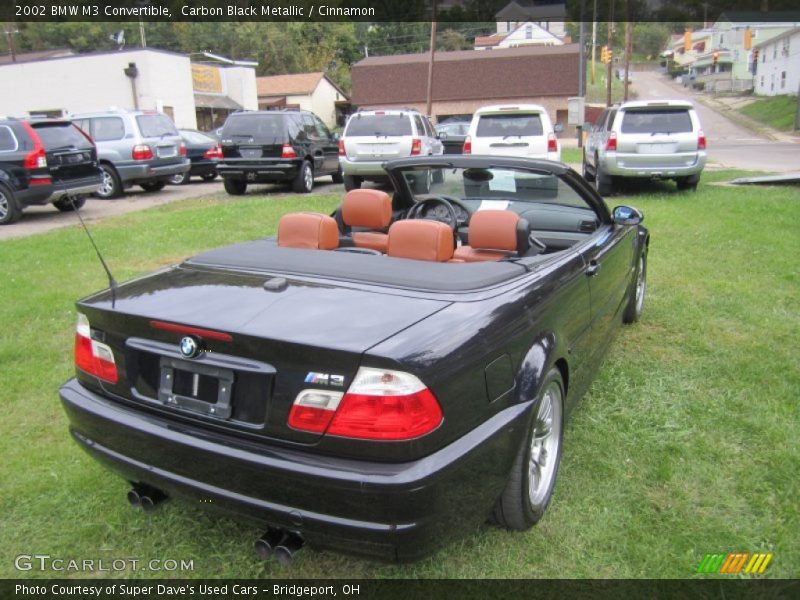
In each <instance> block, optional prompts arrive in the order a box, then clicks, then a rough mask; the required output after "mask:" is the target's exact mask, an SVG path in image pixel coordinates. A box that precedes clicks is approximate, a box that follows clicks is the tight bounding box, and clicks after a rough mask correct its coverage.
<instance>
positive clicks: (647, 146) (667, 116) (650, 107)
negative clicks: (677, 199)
mask: <svg viewBox="0 0 800 600" xmlns="http://www.w3.org/2000/svg"><path fill="white" fill-rule="evenodd" d="M705 165H706V137H705V134H704V133H703V130H702V129H701V128H700V119H699V118H698V116H697V113H696V112H695V110H694V106H693V105H692V103H691V102H687V101H685V100H662V101H640V102H626V103H624V104H622V105H621V106H618V107H617V106H612V107H610V108H607V109H606V110H605V111H603V113H602V114H601V115H600V118H599V119H598V120H597V124H596V125H595V126H594V127H593V128H592V129H591V131H590V133H589V135H588V137H587V139H586V143H585V144H584V147H583V175H584V177H585V178H586V179H587V180H589V181H594V182H595V184H596V186H597V191H598V192H599V193H600V194H601V195H602V196H607V195H609V194H612V193H613V191H614V184H615V180H616V179H617V178H619V177H642V178H658V179H674V180H675V181H676V182H677V184H678V189H680V190H686V189H692V190H694V189H697V182H698V181H700V173H701V172H702V171H703V168H704V167H705Z"/></svg>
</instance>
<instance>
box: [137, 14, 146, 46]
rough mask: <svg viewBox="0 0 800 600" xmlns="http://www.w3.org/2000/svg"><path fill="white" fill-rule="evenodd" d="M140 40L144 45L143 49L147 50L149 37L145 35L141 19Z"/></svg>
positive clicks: (140, 19)
mask: <svg viewBox="0 0 800 600" xmlns="http://www.w3.org/2000/svg"><path fill="white" fill-rule="evenodd" d="M139 40H140V41H141V43H142V48H147V36H146V35H145V34H144V21H142V18H141V17H139Z"/></svg>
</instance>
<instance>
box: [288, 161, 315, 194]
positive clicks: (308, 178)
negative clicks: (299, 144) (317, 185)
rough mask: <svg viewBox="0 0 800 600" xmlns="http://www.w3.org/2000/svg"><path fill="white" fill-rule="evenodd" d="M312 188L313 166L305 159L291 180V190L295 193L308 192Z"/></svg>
mask: <svg viewBox="0 0 800 600" xmlns="http://www.w3.org/2000/svg"><path fill="white" fill-rule="evenodd" d="M313 189H314V168H313V167H312V166H311V163H310V162H308V161H307V160H304V161H303V164H302V165H300V170H299V171H297V176H296V177H295V178H294V181H292V191H293V192H294V193H296V194H308V193H310V192H311V190H313Z"/></svg>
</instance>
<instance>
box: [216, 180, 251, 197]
mask: <svg viewBox="0 0 800 600" xmlns="http://www.w3.org/2000/svg"><path fill="white" fill-rule="evenodd" d="M222 181H223V185H224V186H225V191H226V192H228V193H229V194H230V195H231V196H241V195H243V194H244V193H245V192H246V191H247V182H246V181H242V180H241V179H227V178H225V179H223V180H222Z"/></svg>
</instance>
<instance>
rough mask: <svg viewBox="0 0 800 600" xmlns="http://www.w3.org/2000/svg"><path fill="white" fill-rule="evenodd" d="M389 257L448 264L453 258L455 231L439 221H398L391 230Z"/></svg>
mask: <svg viewBox="0 0 800 600" xmlns="http://www.w3.org/2000/svg"><path fill="white" fill-rule="evenodd" d="M387 254H388V255H389V256H394V257H396V258H413V259H414V260H428V261H434V262H447V261H449V260H450V259H452V258H453V230H452V229H450V227H449V226H448V225H445V224H444V223H441V222H439V221H426V220H409V221H397V222H396V223H393V224H392V226H391V227H390V228H389V246H388V252H387Z"/></svg>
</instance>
